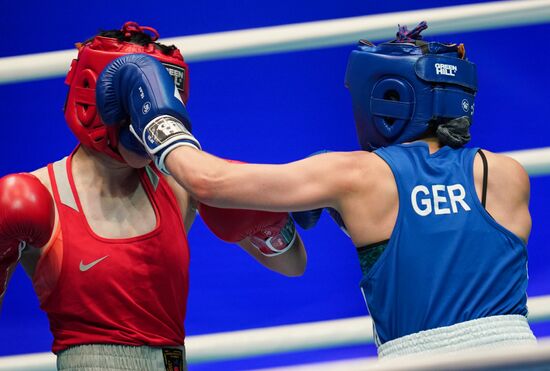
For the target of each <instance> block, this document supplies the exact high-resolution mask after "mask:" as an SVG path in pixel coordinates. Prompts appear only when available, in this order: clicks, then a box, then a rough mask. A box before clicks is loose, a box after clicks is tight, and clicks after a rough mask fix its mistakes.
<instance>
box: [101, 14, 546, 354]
mask: <svg viewBox="0 0 550 371" xmlns="http://www.w3.org/2000/svg"><path fill="white" fill-rule="evenodd" d="M426 27H427V26H426V24H425V23H424V22H423V23H421V24H420V25H419V26H418V27H416V28H415V29H414V30H412V31H409V30H407V28H406V27H400V30H399V32H398V34H397V39H396V40H393V41H391V42H387V43H383V44H380V45H378V46H375V45H373V44H372V43H370V42H368V41H361V42H360V43H359V46H358V48H357V50H354V51H353V52H352V53H351V56H350V59H349V64H348V69H347V72H346V86H347V87H348V89H349V90H350V93H351V97H352V102H353V109H354V114H355V121H356V126H357V132H358V136H359V142H360V144H361V147H362V149H363V150H362V151H357V152H348V153H343V152H332V153H322V154H318V155H315V156H312V157H309V158H307V159H304V160H301V161H296V162H293V163H289V164H284V165H259V164H232V163H228V162H226V161H224V160H221V159H219V158H216V157H214V156H211V155H209V154H207V153H205V152H203V151H201V150H200V145H199V142H198V140H196V139H195V138H194V137H193V135H192V134H191V133H190V131H189V130H188V129H187V128H188V127H190V126H189V122H188V120H189V118H188V116H187V114H186V112H185V107H184V105H183V104H181V105H179V106H178V111H179V113H178V114H177V115H174V114H172V113H170V112H161V111H158V110H156V111H155V112H153V113H152V114H145V113H143V107H145V104H146V102H149V101H150V98H151V97H150V95H148V93H146V94H145V98H143V97H140V92H141V91H143V90H145V91H150V92H152V93H151V94H152V95H155V94H159V93H158V92H156V93H155V92H154V90H155V89H157V88H153V89H152V88H150V86H152V85H154V86H156V85H155V83H153V84H152V85H151V83H150V78H149V77H150V76H149V74H150V72H148V71H147V68H141V69H140V68H137V69H135V68H133V67H132V68H127V67H126V63H124V61H121V63H118V65H117V64H116V63H114V64H112V65H111V67H108V68H107V73H104V74H102V76H101V77H100V82H98V84H101V85H104V86H109V87H113V88H112V89H111V90H110V91H105V92H104V93H103V95H101V92H100V90H98V109H99V111H100V113H101V115H102V118H103V120H104V121H105V122H106V123H107V124H110V125H116V126H121V127H122V128H121V132H126V133H130V132H131V133H132V134H133V137H132V136H130V135H124V136H123V135H122V134H121V138H124V140H125V141H128V143H127V144H126V147H127V148H134V150H135V151H136V152H138V153H143V149H145V151H146V152H147V154H148V155H149V156H151V157H152V158H153V159H154V160H155V163H156V164H157V166H158V167H159V168H160V169H161V170H162V171H164V172H166V173H171V175H172V176H173V177H174V178H175V179H176V180H177V181H178V182H179V183H180V184H181V185H182V186H183V187H185V188H186V189H187V190H188V191H189V192H190V193H191V194H192V195H193V196H194V197H196V198H197V199H199V200H201V201H202V202H203V203H205V204H208V205H212V206H216V207H231V208H249V209H259V210H268V211H288V210H291V211H294V212H295V214H294V215H295V219H296V220H297V221H298V223H299V224H300V225H302V226H305V227H311V226H313V225H314V224H315V222H316V220H317V219H318V217H319V215H320V213H321V211H322V210H323V209H324V208H327V209H328V210H329V212H330V214H331V215H332V216H333V217H334V219H335V220H336V222H337V223H338V224H339V225H340V226H341V227H342V228H343V229H344V230H345V231H346V233H348V235H349V236H350V237H351V239H352V241H353V243H354V245H355V246H356V247H357V250H358V252H359V258H360V262H361V268H362V270H363V279H362V282H361V288H362V290H363V294H364V296H365V299H366V302H367V303H368V308H369V312H370V313H371V315H372V318H373V320H374V324H375V337H376V342H377V345H378V347H379V355H380V356H390V357H393V356H399V355H404V354H411V353H419V352H438V351H456V350H461V349H465V348H472V347H476V348H479V347H482V346H487V347H492V346H500V345H510V344H528V343H533V342H535V341H536V340H535V337H534V336H533V333H532V332H531V330H530V328H529V325H528V323H527V319H526V315H527V307H526V287H527V268H526V267H527V252H526V241H527V239H528V237H529V233H530V229H531V219H530V215H529V210H528V203H529V178H528V176H527V174H526V172H525V170H524V169H523V168H522V167H521V165H520V164H518V163H517V162H516V161H515V160H513V159H511V158H508V157H505V156H502V155H498V154H493V153H490V152H488V151H486V150H481V149H479V148H465V147H464V145H465V144H466V143H467V142H468V141H469V140H470V133H469V127H470V123H471V120H472V115H473V113H474V98H475V94H476V91H477V73H476V67H475V65H474V64H473V63H471V62H469V61H468V60H467V59H466V58H465V50H464V46H463V45H462V44H442V43H436V42H425V41H423V40H422V37H421V36H420V32H421V31H422V30H424V29H425V28H426ZM138 67H139V66H138ZM166 81H167V82H168V79H167V80H166ZM140 89H141V90H140ZM157 90H158V89H157ZM160 90H161V91H163V93H162V94H165V95H169V94H171V92H172V91H173V86H170V84H167V85H166V86H164V85H162V86H161V89H160ZM126 117H129V118H130V119H131V120H130V121H131V124H130V125H129V126H126V125H127V124H121V123H122V122H128V121H125V120H124V118H126ZM175 117H178V118H177V119H176V118H175Z"/></svg>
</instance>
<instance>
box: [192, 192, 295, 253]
mask: <svg viewBox="0 0 550 371" xmlns="http://www.w3.org/2000/svg"><path fill="white" fill-rule="evenodd" d="M199 214H200V216H201V218H202V220H203V221H204V223H205V224H206V226H207V227H208V228H209V229H210V230H211V231H212V232H213V233H214V234H215V235H216V236H218V237H219V238H220V239H222V240H224V241H226V242H240V241H242V240H244V239H246V238H247V237H250V242H251V243H252V244H253V245H254V246H255V247H256V248H257V249H258V250H259V251H260V252H261V253H262V254H263V255H265V256H275V255H280V254H282V253H284V252H286V251H287V250H288V249H289V248H290V247H291V246H292V243H293V242H294V240H295V239H296V227H295V226H294V222H293V221H292V218H290V217H289V215H288V213H274V212H268V211H255V210H240V209H220V208H217V207H212V206H208V205H205V204H203V203H199Z"/></svg>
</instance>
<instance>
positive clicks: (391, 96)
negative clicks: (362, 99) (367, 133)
mask: <svg viewBox="0 0 550 371" xmlns="http://www.w3.org/2000/svg"><path fill="white" fill-rule="evenodd" d="M414 106H415V102H414V90H413V88H412V86H411V85H410V84H409V83H408V82H407V81H406V80H404V79H400V78H398V77H389V78H385V79H382V80H379V81H378V82H377V83H376V85H375V86H374V89H373V91H372V95H371V98H370V110H371V113H372V115H373V116H374V117H373V119H374V124H375V127H376V129H377V130H378V131H379V132H380V134H382V135H383V136H384V137H386V138H388V139H390V140H391V139H393V138H396V137H397V136H399V134H400V133H401V132H402V131H403V129H404V128H405V127H406V125H407V124H408V122H409V120H410V119H411V117H412V115H413V112H414Z"/></svg>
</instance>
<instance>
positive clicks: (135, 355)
mask: <svg viewBox="0 0 550 371" xmlns="http://www.w3.org/2000/svg"><path fill="white" fill-rule="evenodd" d="M171 354H176V355H178V354H181V356H182V358H183V364H181V365H179V369H180V370H182V371H186V370H187V363H186V362H185V348H184V347H183V346H167V347H162V348H156V347H149V346H130V345H116V344H85V345H78V346H74V347H71V348H69V349H66V350H64V351H62V352H59V353H58V354H57V369H58V370H62V371H105V370H125V371H128V370H136V371H137V370H140V371H141V370H151V371H165V370H169V369H173V368H170V367H169V366H168V364H169V363H170V362H171V360H172V357H171ZM165 358H168V359H167V360H166V361H165Z"/></svg>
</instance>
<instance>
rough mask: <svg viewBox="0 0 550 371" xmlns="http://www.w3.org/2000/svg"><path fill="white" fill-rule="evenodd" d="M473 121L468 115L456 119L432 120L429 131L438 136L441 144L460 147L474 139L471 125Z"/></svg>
mask: <svg viewBox="0 0 550 371" xmlns="http://www.w3.org/2000/svg"><path fill="white" fill-rule="evenodd" d="M471 124H472V122H471V120H470V118H469V117H468V116H462V117H458V118H455V119H450V120H449V119H445V120H437V121H432V122H431V123H430V130H429V132H430V133H431V134H432V135H433V136H435V137H437V139H438V140H439V144H441V145H442V146H449V147H452V148H459V147H462V146H463V145H465V144H466V143H468V142H469V141H470V139H472V136H471V135H470V126H471Z"/></svg>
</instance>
